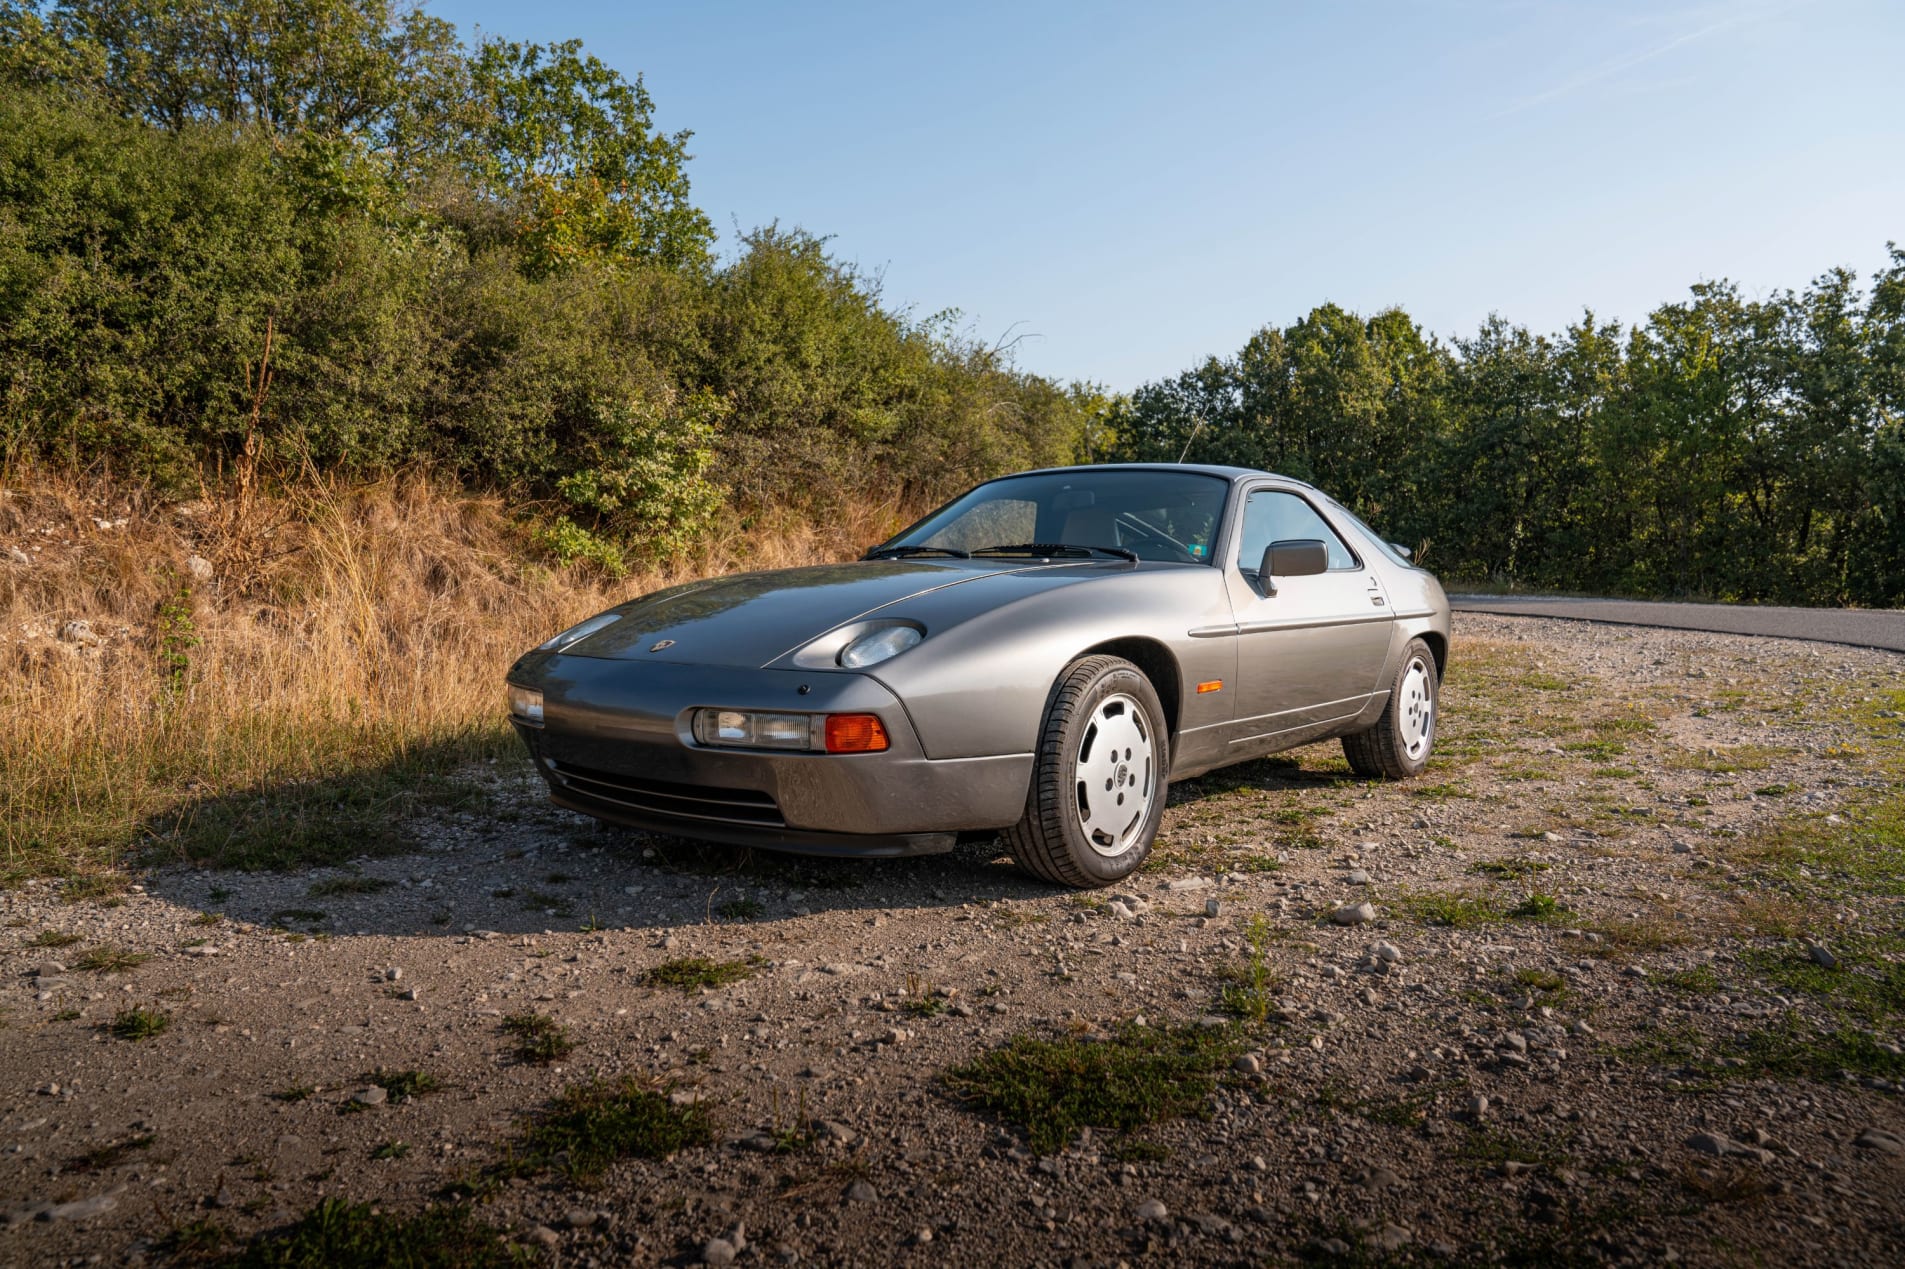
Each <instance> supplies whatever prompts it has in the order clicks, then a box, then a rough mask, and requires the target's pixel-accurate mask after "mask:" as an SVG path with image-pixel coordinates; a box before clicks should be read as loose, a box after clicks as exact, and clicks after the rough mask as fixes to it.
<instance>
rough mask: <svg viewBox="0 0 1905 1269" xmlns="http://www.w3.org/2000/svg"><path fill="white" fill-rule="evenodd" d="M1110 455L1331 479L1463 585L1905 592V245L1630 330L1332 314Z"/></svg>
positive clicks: (1266, 349)
mask: <svg viewBox="0 0 1905 1269" xmlns="http://www.w3.org/2000/svg"><path fill="white" fill-rule="evenodd" d="M1107 427H1108V428H1109V430H1110V431H1111V432H1112V433H1113V434H1114V435H1115V437H1116V441H1115V443H1114V444H1113V446H1112V450H1113V455H1114V456H1115V457H1119V458H1127V459H1145V460H1156V459H1170V460H1174V459H1176V458H1177V457H1178V456H1179V455H1180V454H1184V455H1187V456H1188V457H1189V458H1191V459H1193V460H1205V461H1217V462H1231V463H1239V464H1242V465H1245V466H1259V467H1268V468H1271V469H1273V470H1277V471H1282V472H1285V473H1287V474H1289V475H1292V476H1297V477H1301V478H1304V479H1309V480H1314V481H1316V482H1317V483H1318V484H1320V485H1321V486H1322V487H1323V488H1324V489H1325V490H1327V491H1328V492H1330V493H1331V494H1332V495H1334V496H1336V497H1337V498H1340V499H1342V500H1343V501H1345V502H1346V503H1347V504H1348V505H1350V506H1351V507H1353V508H1355V509H1356V510H1357V511H1358V512H1359V513H1360V514H1361V515H1363V516H1364V517H1365V518H1366V519H1368V520H1370V521H1371V522H1372V523H1375V524H1377V525H1379V526H1381V527H1382V528H1383V529H1384V530H1385V531H1386V532H1387V533H1388V534H1390V535H1391V536H1392V537H1394V538H1395V540H1397V541H1400V542H1403V543H1405V544H1406V545H1409V546H1411V547H1412V548H1414V549H1415V550H1416V551H1417V557H1418V558H1419V559H1421V560H1422V561H1423V562H1424V563H1425V564H1428V565H1429V566H1430V567H1433V568H1436V569H1437V570H1439V571H1440V572H1441V573H1442V574H1443V575H1444V576H1445V577H1447V578H1450V579H1454V580H1466V581H1471V582H1473V581H1485V582H1489V583H1493V584H1498V585H1518V586H1530V587H1548V588H1558V589H1568V590H1588V591H1600V592H1612V593H1630V594H1649V595H1662V594H1677V595H1700V596H1707V597H1711V598H1715V599H1730V600H1748V601H1774V602H1799V603H1827V604H1839V603H1855V604H1870V605H1890V604H1896V603H1900V602H1902V601H1905V551H1902V550H1901V547H1905V250H1901V249H1899V248H1897V247H1894V248H1893V249H1892V253H1891V259H1890V263H1889V265H1888V267H1887V268H1885V269H1884V270H1882V271H1881V272H1880V273H1878V274H1877V275H1876V276H1875V277H1874V278H1873V279H1872V284H1871V287H1870V289H1869V290H1868V291H1865V292H1861V290H1860V288H1859V286H1858V283H1857V279H1856V278H1855V277H1854V276H1853V275H1852V274H1851V273H1850V272H1849V271H1847V270H1844V269H1835V270H1832V271H1831V272H1828V273H1826V274H1825V275H1823V276H1822V277H1820V278H1818V279H1817V280H1815V281H1814V282H1813V283H1812V284H1811V285H1810V286H1808V287H1806V288H1805V289H1803V290H1801V291H1798V292H1793V291H1784V292H1776V293H1774V294H1772V295H1769V296H1767V297H1765V298H1763V299H1749V298H1747V297H1746V296H1745V295H1744V294H1742V292H1741V291H1740V289H1739V288H1738V287H1737V286H1735V285H1733V284H1731V283H1727V282H1707V283H1701V284H1699V285H1697V286H1695V287H1693V288H1692V291H1691V293H1690V296H1689V298H1688V299H1686V300H1684V301H1681V302H1677V303H1671V304H1666V305H1663V306H1662V307H1660V308H1659V309H1657V310H1656V311H1655V312H1654V313H1652V314H1651V315H1650V316H1649V317H1648V318H1647V320H1646V321H1645V322H1642V323H1640V324H1639V325H1636V326H1634V327H1632V328H1629V329H1626V330H1623V329H1622V328H1621V327H1620V326H1619V325H1617V324H1613V323H1606V322H1601V321H1598V320H1596V319H1595V317H1594V316H1593V314H1591V313H1588V314H1584V315H1583V316H1582V318H1581V320H1580V321H1579V322H1578V323H1576V324H1574V325H1572V326H1570V327H1568V328H1567V329H1566V330H1565V331H1563V332H1561V333H1560V334H1558V335H1554V336H1546V335H1537V334H1534V333H1532V332H1530V331H1529V330H1527V329H1526V328H1525V327H1519V326H1513V325H1510V324H1509V323H1508V322H1506V321H1504V320H1503V319H1501V318H1498V317H1491V318H1490V319H1489V320H1488V321H1487V322H1486V323H1484V324H1483V326H1482V328H1481V329H1480V330H1479V331H1478V332H1477V333H1476V334H1475V335H1474V336H1472V337H1469V338H1458V339H1456V340H1454V341H1453V342H1452V343H1451V344H1449V345H1443V344H1441V343H1439V342H1437V341H1435V340H1433V339H1430V338H1427V337H1425V336H1424V335H1423V334H1422V333H1421V331H1420V330H1419V328H1418V327H1416V325H1415V324H1414V322H1413V321H1411V320H1410V319H1409V318H1408V316H1407V315H1406V314H1404V313H1402V312H1400V311H1399V310H1387V311H1384V312H1382V313H1378V314H1376V315H1375V316H1374V317H1370V318H1367V319H1364V318H1359V317H1356V316H1354V315H1353V314H1349V313H1346V312H1344V311H1342V310H1341V309H1338V308H1337V307H1335V306H1334V305H1324V306H1323V307H1321V308H1318V309H1315V310H1313V311H1312V312H1311V313H1310V314H1309V315H1308V316H1306V317H1304V318H1303V319H1302V320H1300V321H1298V322H1297V323H1296V324H1294V325H1293V326H1290V327H1288V328H1285V329H1281V330H1279V329H1277V328H1274V327H1266V328H1264V329H1263V330H1261V331H1259V332H1258V333H1257V334H1256V335H1254V336H1252V337H1251V339H1250V340H1249V341H1248V342H1247V343H1246V344H1245V345H1244V347H1243V348H1242V349H1241V350H1239V351H1238V353H1237V354H1236V355H1235V356H1233V357H1230V358H1215V357H1213V358H1210V359H1208V360H1207V361H1205V362H1204V363H1203V364H1202V365H1200V366H1197V367H1195V368H1194V369H1191V370H1188V371H1186V372H1185V373H1183V374H1181V375H1179V376H1177V377H1176V378H1175V379H1168V380H1163V381H1160V382H1157V383H1151V384H1146V385H1144V386H1143V387H1140V388H1139V389H1137V391H1135V392H1134V393H1133V394H1132V395H1131V396H1130V397H1129V398H1127V399H1125V400H1123V401H1120V402H1115V403H1114V404H1113V407H1112V409H1111V417H1110V419H1109V421H1108V423H1107Z"/></svg>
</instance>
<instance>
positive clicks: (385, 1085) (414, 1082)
mask: <svg viewBox="0 0 1905 1269" xmlns="http://www.w3.org/2000/svg"><path fill="white" fill-rule="evenodd" d="M358 1078H359V1079H361V1080H363V1081H364V1083H366V1084H375V1085H376V1086H377V1087H378V1088H381V1089H383V1090H384V1092H386V1093H388V1094H389V1095H390V1100H391V1101H392V1102H393V1103H394V1102H407V1101H409V1100H411V1099H412V1098H414V1097H423V1096H425V1095H427V1094H430V1093H440V1092H442V1091H443V1085H442V1083H441V1082H440V1081H438V1079H437V1077H436V1076H434V1075H430V1074H427V1073H425V1072H423V1071H393V1070H386V1069H384V1068H383V1067H381V1066H380V1067H378V1068H377V1069H376V1070H374V1071H371V1072H370V1073H368V1074H366V1075H360V1076H359V1077H358Z"/></svg>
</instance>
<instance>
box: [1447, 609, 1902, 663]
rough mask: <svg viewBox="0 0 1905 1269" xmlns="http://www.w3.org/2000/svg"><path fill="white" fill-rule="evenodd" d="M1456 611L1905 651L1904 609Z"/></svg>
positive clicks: (1458, 610)
mask: <svg viewBox="0 0 1905 1269" xmlns="http://www.w3.org/2000/svg"><path fill="white" fill-rule="evenodd" d="M1449 601H1450V602H1451V603H1452V604H1453V605H1454V606H1455V611H1457V612H1489V613H1500V614H1502V615H1504V616H1509V617H1565V618H1567V619H1569V620H1572V621H1601V622H1608V623H1611V624H1614V625H1622V626H1666V627H1669V628H1672V629H1675V630H1709V631H1712V632H1714V633H1716V634H1745V635H1762V636H1764V637H1766V638H1769V639H1811V640H1814V641H1815V642H1818V643H1847V644H1851V645H1852V646H1853V647H1858V648H1882V649H1884V650H1886V651H1888V652H1905V611H1900V610H1898V609H1870V608H1774V607H1771V606H1762V605H1758V604H1664V603H1650V602H1646V601H1643V600H1637V599H1550V598H1544V597H1540V596H1534V595H1451V596H1450V597H1449Z"/></svg>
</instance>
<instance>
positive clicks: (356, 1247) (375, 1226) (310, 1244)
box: [225, 1198, 533, 1269]
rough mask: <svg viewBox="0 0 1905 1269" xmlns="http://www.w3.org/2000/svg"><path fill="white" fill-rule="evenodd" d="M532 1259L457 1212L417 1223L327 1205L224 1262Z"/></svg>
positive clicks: (389, 1267) (310, 1268)
mask: <svg viewBox="0 0 1905 1269" xmlns="http://www.w3.org/2000/svg"><path fill="white" fill-rule="evenodd" d="M529 1263H533V1261H532V1258H531V1256H530V1255H529V1253H528V1252H527V1251H526V1250H524V1249H522V1248H517V1247H512V1246H510V1245H509V1244H508V1243H506V1242H504V1241H503V1240H502V1232H501V1231H500V1230H498V1229H495V1228H493V1227H492V1226H489V1225H487V1224H484V1223H483V1222H481V1221H479V1220H477V1219H476V1218H475V1217H474V1216H473V1215H472V1214H471V1212H470V1209H469V1208H467V1207H465V1206H462V1205H460V1204H453V1205H448V1206H443V1207H431V1208H426V1209H425V1210H424V1211H422V1212H421V1213H419V1214H417V1215H415V1216H398V1215H395V1214H393V1213H389V1212H378V1211H374V1210H372V1208H371V1207H370V1206H369V1205H368V1204H364V1203H350V1202H346V1201H345V1200H343V1199H341V1198H327V1199H324V1200H323V1201H322V1202H320V1203H319V1204H318V1205H317V1206H316V1207H314V1208H312V1209H311V1210H310V1211H309V1212H307V1213H306V1214H305V1215H304V1216H303V1217H302V1218H301V1219H299V1220H298V1221H297V1222H296V1223H294V1224H292V1225H290V1226H287V1227H286V1228H284V1229H280V1230H275V1231H273V1232H271V1233H268V1234H261V1235H260V1236H259V1237H257V1238H255V1239H253V1240H252V1241H251V1243H250V1244H249V1245H247V1246H246V1247H245V1249H244V1250H243V1251H241V1252H239V1253H238V1254H237V1255H235V1256H233V1257H231V1258H230V1259H229V1260H227V1261H226V1262H225V1264H226V1265H227V1267H228V1269H505V1267H511V1269H514V1267H516V1266H522V1265H525V1264H529Z"/></svg>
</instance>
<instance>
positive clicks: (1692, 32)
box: [428, 0, 1905, 389]
mask: <svg viewBox="0 0 1905 1269" xmlns="http://www.w3.org/2000/svg"><path fill="white" fill-rule="evenodd" d="M428 7H429V8H430V10H431V11H432V12H434V13H437V14H439V15H440V16H443V17H446V18H449V19H451V20H452V21H455V22H456V23H457V24H458V25H459V26H461V27H462V28H463V29H464V33H465V35H466V36H468V35H469V34H471V32H472V29H473V28H474V27H477V26H480V27H481V28H482V30H483V31H485V32H487V33H492V34H496V35H500V36H504V37H506V38H511V39H527V40H543V41H546V40H554V39H561V38H566V37H571V36H575V37H580V38H581V39H582V40H583V41H584V43H585V44H586V45H587V47H588V48H589V49H590V50H591V51H592V52H594V53H595V54H596V55H598V56H599V57H601V58H602V59H603V60H604V61H606V62H608V63H610V64H611V65H613V66H615V67H616V68H617V69H619V70H621V71H622V72H623V73H624V74H627V75H629V76H630V77H631V78H632V77H633V76H634V75H636V74H638V73H639V74H641V75H643V76H644V77H645V79H646V81H647V84H648V88H649V90H650V92H651V93H652V94H653V95H654V98H655V102H656V116H657V121H658V123H659V124H660V125H661V126H662V127H664V128H667V129H669V130H674V129H678V128H689V129H692V130H693V131H694V133H695V137H694V140H693V141H692V142H691V143H690V151H691V153H693V154H694V156H695V158H694V161H693V163H692V165H691V167H690V176H691V178H692V180H693V183H694V194H695V200H696V202H698V203H699V204H700V205H701V206H702V207H703V208H704V209H706V210H707V211H708V213H709V214H710V215H711V216H712V217H713V219H714V221H715V224H716V226H717V228H718V229H719V230H720V232H721V235H722V242H723V245H724V246H731V245H732V243H733V239H734V228H735V226H736V225H739V226H741V227H743V228H746V227H751V226H754V225H758V224H762V223H765V222H767V221H771V220H776V219H778V220H779V221H780V222H781V223H782V224H783V225H798V226H800V227H802V228H805V229H808V230H811V231H813V232H815V233H820V234H827V235H831V236H832V238H833V242H832V249H833V250H834V252H835V253H836V254H837V255H838V256H840V257H842V258H844V259H848V260H852V261H856V262H857V263H859V264H860V265H861V266H862V267H863V268H865V269H867V270H869V271H877V272H879V273H881V274H882V275H883V278H884V287H885V291H884V294H885V296H886V298H887V301H888V302H889V303H890V304H892V305H895V306H897V307H905V308H910V309H912V310H913V311H914V312H915V313H916V314H919V315H922V316H923V315H925V314H928V313H932V312H936V311H938V310H940V309H944V308H958V309H960V310H962V311H963V312H964V314H965V317H966V320H967V322H968V323H969V325H970V329H971V331H972V333H974V334H975V335H978V336H981V337H983V338H985V339H987V340H988V341H990V340H992V339H996V338H999V337H1001V336H1003V335H1005V334H1006V333H1007V332H1008V331H1010V332H1013V333H1018V334H1024V335H1026V336H1027V338H1025V339H1024V340H1022V341H1021V342H1020V343H1019V344H1018V345H1017V351H1018V355H1019V360H1020V363H1021V364H1023V365H1025V366H1026V367H1028V368H1029V369H1032V370H1036V371H1038V372H1040V373H1044V374H1050V375H1054V376H1057V377H1060V378H1063V379H1071V378H1079V379H1088V380H1095V381H1098V382H1102V383H1106V384H1108V385H1110V386H1112V387H1114V388H1118V389H1128V388H1131V387H1134V386H1136V385H1137V384H1138V383H1140V382H1143V381H1146V380H1150V379H1155V378H1159V377H1162V376H1165V375H1170V374H1174V373H1176V372H1177V371H1179V370H1182V369H1184V368H1186V367H1188V366H1190V365H1192V364H1193V363H1195V362H1197V361H1199V360H1201V359H1202V358H1203V357H1204V356H1205V355H1207V354H1210V353H1229V352H1232V351H1234V350H1235V349H1237V348H1238V347H1239V346H1241V345H1242V343H1243V342H1244V340H1245V339H1246V338H1248V336H1249V335H1250V333H1251V332H1252V331H1254V330H1256V329H1257V328H1259V327H1261V326H1264V325H1266V324H1276V325H1286V324H1288V323H1289V322H1291V321H1294V320H1295V319H1296V318H1298V317H1300V316H1301V315H1302V314H1303V313H1304V312H1306V311H1307V310H1309V309H1310V308H1311V307H1312V306H1314V305H1316V304H1319V303H1322V302H1324V301H1331V300H1333V301H1335V302H1337V303H1339V304H1343V305H1345V306H1347V307H1350V308H1352V309H1355V310H1357V311H1360V312H1365V313H1367V312H1372V311H1374V310H1376V309H1379V308H1383V307H1386V306H1389V305H1401V306H1402V307H1403V308H1405V309H1407V310H1408V311H1409V313H1410V314H1411V315H1412V316H1414V317H1415V318H1416V320H1417V321H1419V322H1421V323H1423V325H1425V326H1426V327H1428V328H1429V329H1430V330H1432V331H1434V332H1437V333H1439V334H1441V335H1444V336H1448V335H1452V334H1462V333H1466V332H1468V331H1471V330H1473V329H1474V328H1475V327H1476V326H1477V325H1478V324H1479V323H1480V322H1481V321H1482V320H1483V319H1484V318H1485V317H1487V315H1488V314H1489V313H1490V312H1499V313H1500V314H1502V315H1503V316H1504V317H1507V318H1508V319H1510V320H1511V321H1515V322H1520V323H1525V324H1527V325H1529V326H1532V327H1535V328H1536V329H1539V330H1555V329H1559V328H1560V327H1562V326H1564V325H1566V324H1567V323H1568V322H1570V321H1572V320H1574V319H1576V318H1578V317H1579V316H1580V314H1581V311H1582V309H1583V308H1584V307H1589V308H1592V309H1593V310H1594V311H1595V313H1596V314H1597V315H1599V316H1601V317H1603V318H1619V319H1622V320H1625V321H1632V320H1634V319H1636V318H1639V317H1643V316H1645V314H1646V313H1647V312H1648V311H1649V310H1650V309H1652V308H1653V307H1655V306H1656V305H1658V304H1660V303H1662V302H1664V301H1667V300H1670V299H1674V298H1677V297H1679V296H1680V295H1683V294H1684V293H1685V290H1686V287H1687V286H1688V285H1690V284H1692V283H1693V282H1696V281H1699V280H1701V279H1713V278H1721V277H1726V278H1732V279H1733V280H1735V281H1737V282H1739V283H1740V284H1741V285H1742V286H1744V287H1745V288H1746V289H1747V290H1748V291H1749V292H1750V293H1754V294H1764V293H1766V292H1768V291H1772V290H1776V289H1781V288H1784V287H1789V286H1790V287H1799V286H1801V285H1803V284H1804V283H1805V282H1806V281H1808V280H1809V279H1810V278H1812V277H1814V276H1816V275H1817V274H1819V273H1821V272H1822V271H1824V270H1825V269H1827V268H1830V267H1832V266H1834V265H1838V264H1844V265H1850V266H1853V267H1855V268H1856V269H1858V271H1859V272H1860V273H1861V274H1869V273H1870V272H1872V271H1873V270H1874V269H1876V268H1878V267H1879V266H1880V265H1881V264H1882V263H1883V262H1884V259H1885V244H1886V242H1887V241H1888V240H1894V239H1895V240H1899V241H1901V242H1905V75H1902V73H1901V70H1900V68H1901V67H1902V66H1905V3H1901V2H1900V0H1723V2H1715V3H1673V2H1672V0H1667V2H1665V3H1562V2H1540V0H1389V2H1387V3H1375V2H1370V3H1357V2H1354V0H1342V2H1341V3H1328V4H1325V3H1322V2H1321V0H1318V2H1317V3H1313V4H1304V5H1297V4H1273V3H1222V2H1213V3H1195V2H1185V3H1162V2H1159V0H1153V2H1152V3H1146V4H1132V3H1102V4H1090V5H1085V4H1059V3H1049V2H1045V3H1041V2H1040V0H1018V3H992V2H990V0H980V2H971V0H968V2H967V3H961V4H933V5H920V4H905V3H894V2H893V0H888V2H887V3H822V2H820V0H813V2H810V3H778V4H768V3H748V4H743V3H722V2H720V0H705V2H703V3H692V2H690V0H676V2H672V3H656V2H652V0H651V2H646V3H644V2H640V0H636V2H632V3H619V4H617V3H603V2H600V0H582V2H579V3H565V4H546V5H541V6H534V7H531V6H525V5H523V4H521V3H520V2H517V3H500V2H497V0H435V2H433V3H430V4H429V6H428Z"/></svg>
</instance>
